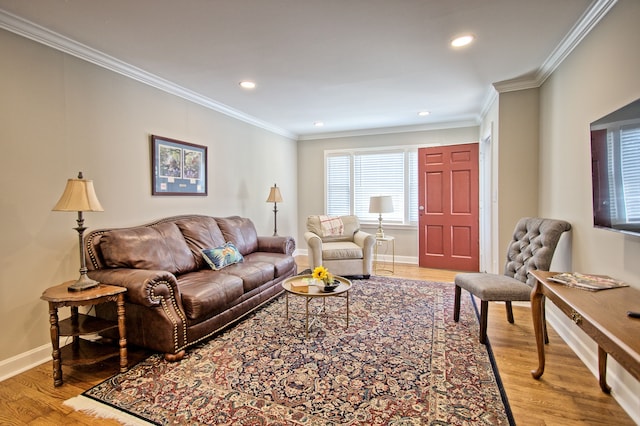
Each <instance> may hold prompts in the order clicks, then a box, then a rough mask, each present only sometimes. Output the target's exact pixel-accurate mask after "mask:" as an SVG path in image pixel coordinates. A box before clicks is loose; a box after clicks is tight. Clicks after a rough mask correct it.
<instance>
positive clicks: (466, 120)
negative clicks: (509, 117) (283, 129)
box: [298, 116, 480, 141]
mask: <svg viewBox="0 0 640 426" xmlns="http://www.w3.org/2000/svg"><path fill="white" fill-rule="evenodd" d="M479 124H480V117H476V116H473V117H462V118H460V120H458V121H446V122H438V123H429V124H419V125H415V126H396V127H374V128H369V129H359V130H345V131H343V132H325V133H310V134H302V135H299V136H298V140H299V141H311V140H319V139H336V138H349V137H355V136H376V135H387V134H397V133H411V132H424V131H429V130H443V129H457V128H461V127H474V126H478V125H479Z"/></svg>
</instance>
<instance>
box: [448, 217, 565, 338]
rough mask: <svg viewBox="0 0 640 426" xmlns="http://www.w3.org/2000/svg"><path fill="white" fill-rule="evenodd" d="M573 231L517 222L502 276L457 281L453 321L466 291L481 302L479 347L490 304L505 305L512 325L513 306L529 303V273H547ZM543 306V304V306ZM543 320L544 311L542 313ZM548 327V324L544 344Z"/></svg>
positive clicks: (538, 221) (553, 223) (557, 223)
mask: <svg viewBox="0 0 640 426" xmlns="http://www.w3.org/2000/svg"><path fill="white" fill-rule="evenodd" d="M570 229H571V225H570V224H569V223H568V222H565V221H564V220H556V219H543V218H537V217H525V218H522V219H520V220H519V221H518V223H517V224H516V228H515V230H514V231H513V238H512V239H511V242H510V243H509V246H508V248H507V263H506V265H505V268H504V273H503V274H502V275H498V274H488V273H481V272H466V273H461V274H457V275H456V277H455V299H454V300H455V301H454V308H453V319H454V321H456V322H458V320H459V319H460V295H461V293H462V289H465V290H467V291H468V292H469V293H471V294H473V295H474V296H476V297H477V298H479V299H480V336H479V340H480V343H486V339H487V315H488V311H489V302H493V301H501V302H505V305H506V309H507V321H509V322H510V323H513V321H514V320H513V310H512V308H511V302H512V301H513V302H515V301H529V300H530V296H531V290H532V289H533V286H534V285H535V283H536V278H535V277H534V276H533V275H531V274H529V271H532V270H540V271H548V270H549V268H550V267H551V260H552V258H553V253H554V252H555V250H556V246H557V245H558V241H559V240H560V237H561V236H562V233H563V232H565V231H568V230H570ZM543 306H544V304H543ZM542 314H543V316H542V318H543V319H544V308H543V312H542ZM546 340H547V337H546V324H545V341H546Z"/></svg>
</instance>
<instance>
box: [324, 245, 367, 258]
mask: <svg viewBox="0 0 640 426" xmlns="http://www.w3.org/2000/svg"><path fill="white" fill-rule="evenodd" d="M362 257H363V256H362V247H360V246H358V245H357V244H355V243H352V242H349V241H337V242H335V243H330V244H326V245H324V246H323V248H322V258H323V259H324V260H336V259H362Z"/></svg>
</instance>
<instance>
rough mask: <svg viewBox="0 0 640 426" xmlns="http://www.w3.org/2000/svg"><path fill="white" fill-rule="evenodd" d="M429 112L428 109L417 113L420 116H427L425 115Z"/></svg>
mask: <svg viewBox="0 0 640 426" xmlns="http://www.w3.org/2000/svg"><path fill="white" fill-rule="evenodd" d="M429 114H431V113H430V112H429V111H420V112H419V113H418V115H419V116H420V117H426V116H427V115H429Z"/></svg>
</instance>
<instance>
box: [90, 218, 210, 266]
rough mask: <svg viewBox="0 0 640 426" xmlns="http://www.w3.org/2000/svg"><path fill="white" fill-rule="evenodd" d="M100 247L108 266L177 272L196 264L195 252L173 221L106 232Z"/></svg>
mask: <svg viewBox="0 0 640 426" xmlns="http://www.w3.org/2000/svg"><path fill="white" fill-rule="evenodd" d="M100 250H101V251H102V257H103V259H104V263H105V265H106V266H107V267H109V268H135V269H153V270H160V271H168V272H171V273H172V274H175V275H179V274H182V273H185V272H189V271H192V270H194V269H196V268H197V266H196V260H195V258H194V256H193V253H192V252H191V250H190V249H189V246H187V242H186V241H185V239H184V237H183V236H182V233H181V232H180V229H178V226H177V225H176V224H175V223H174V222H163V223H159V224H157V225H153V226H141V227H136V228H126V229H114V230H111V231H108V232H105V234H104V235H103V236H102V238H101V239H100Z"/></svg>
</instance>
